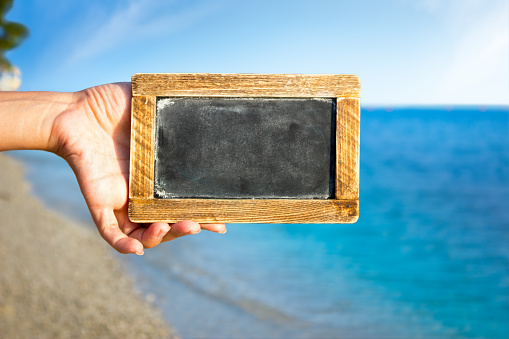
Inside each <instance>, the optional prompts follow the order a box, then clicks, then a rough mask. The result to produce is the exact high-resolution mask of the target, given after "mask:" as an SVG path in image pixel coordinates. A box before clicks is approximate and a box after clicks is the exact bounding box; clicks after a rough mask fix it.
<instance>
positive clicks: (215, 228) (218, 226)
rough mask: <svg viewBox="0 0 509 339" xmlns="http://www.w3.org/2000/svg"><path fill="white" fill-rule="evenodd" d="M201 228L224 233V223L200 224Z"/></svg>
mask: <svg viewBox="0 0 509 339" xmlns="http://www.w3.org/2000/svg"><path fill="white" fill-rule="evenodd" d="M201 229H202V230H207V231H211V232H215V233H221V234H224V233H226V225H225V224H201Z"/></svg>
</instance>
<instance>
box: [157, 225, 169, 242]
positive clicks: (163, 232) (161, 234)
mask: <svg viewBox="0 0 509 339" xmlns="http://www.w3.org/2000/svg"><path fill="white" fill-rule="evenodd" d="M170 230H171V227H168V229H166V230H160V231H159V234H158V235H157V240H161V239H162V238H163V237H164V236H165V235H166V233H168V232H169V231H170Z"/></svg>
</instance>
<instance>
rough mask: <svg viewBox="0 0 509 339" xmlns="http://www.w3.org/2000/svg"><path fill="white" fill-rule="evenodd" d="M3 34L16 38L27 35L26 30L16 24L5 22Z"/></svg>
mask: <svg viewBox="0 0 509 339" xmlns="http://www.w3.org/2000/svg"><path fill="white" fill-rule="evenodd" d="M3 28H4V34H6V35H7V36H12V37H16V38H25V37H26V36H27V35H28V29H27V28H26V27H25V26H24V25H22V24H19V23H17V22H6V23H4V25H3Z"/></svg>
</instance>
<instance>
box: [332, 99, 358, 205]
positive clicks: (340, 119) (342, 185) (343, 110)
mask: <svg viewBox="0 0 509 339" xmlns="http://www.w3.org/2000/svg"><path fill="white" fill-rule="evenodd" d="M337 110H338V114H337V117H336V199H359V145H360V142H359V141H360V134H359V131H360V106H359V99H343V98H341V99H338V102H337Z"/></svg>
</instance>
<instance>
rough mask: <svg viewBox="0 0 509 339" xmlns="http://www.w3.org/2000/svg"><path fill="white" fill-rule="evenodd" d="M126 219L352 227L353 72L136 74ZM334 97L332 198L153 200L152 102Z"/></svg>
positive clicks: (355, 172)
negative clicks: (161, 100) (345, 73)
mask: <svg viewBox="0 0 509 339" xmlns="http://www.w3.org/2000/svg"><path fill="white" fill-rule="evenodd" d="M132 91H133V98H132V120H131V162H130V177H129V218H130V219H131V220H132V221H133V222H155V221H164V222H170V223H173V222H177V221H180V220H188V219H189V220H194V221H197V222H200V223H354V222H356V221H357V219H358V216H359V129H360V128H359V127H360V106H359V98H360V83H359V79H358V77H357V76H355V75H300V74H193V73H191V74H179V73H170V74H135V75H134V76H133V77H132ZM162 96H164V97H172V96H174V97H175V96H178V97H185V96H190V97H193V96H194V97H272V98H274V97H281V98H283V97H284V98H288V97H292V98H333V99H336V108H337V115H336V167H335V171H336V173H335V189H334V191H335V196H334V198H332V199H323V200H319V199H306V200H302V199H300V200H299V199H155V198H154V142H155V140H154V139H155V137H154V134H155V133H154V131H155V113H156V98H157V97H162Z"/></svg>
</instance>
